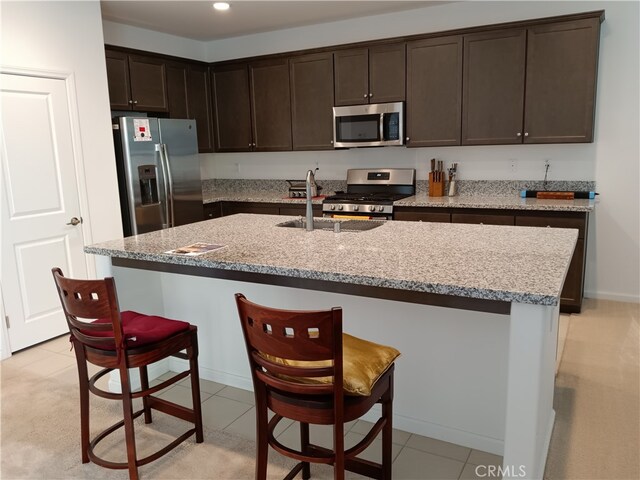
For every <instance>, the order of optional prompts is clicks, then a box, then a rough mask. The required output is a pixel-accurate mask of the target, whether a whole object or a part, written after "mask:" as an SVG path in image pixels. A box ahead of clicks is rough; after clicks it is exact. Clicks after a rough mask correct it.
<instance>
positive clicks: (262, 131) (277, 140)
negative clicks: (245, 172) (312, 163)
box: [249, 58, 292, 152]
mask: <svg viewBox="0 0 640 480" xmlns="http://www.w3.org/2000/svg"><path fill="white" fill-rule="evenodd" d="M249 79H250V87H251V126H252V130H253V149H254V150H255V151H260V152H268V151H282V150H291V147H292V144H291V99H290V93H289V62H288V60H287V59H286V58H284V59H278V60H266V61H263V62H253V63H251V64H250V65H249Z"/></svg>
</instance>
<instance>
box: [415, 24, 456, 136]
mask: <svg viewBox="0 0 640 480" xmlns="http://www.w3.org/2000/svg"><path fill="white" fill-rule="evenodd" d="M461 106H462V37H461V36H451V37H441V38H431V39H428V40H419V41H415V42H409V43H408V44H407V137H408V138H407V147H433V146H444V145H460V127H461Z"/></svg>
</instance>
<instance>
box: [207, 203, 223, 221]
mask: <svg viewBox="0 0 640 480" xmlns="http://www.w3.org/2000/svg"><path fill="white" fill-rule="evenodd" d="M221 216H222V208H221V205H220V202H213V203H205V204H204V219H205V220H210V219H212V218H218V217H221Z"/></svg>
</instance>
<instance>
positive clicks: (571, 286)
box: [560, 239, 585, 313]
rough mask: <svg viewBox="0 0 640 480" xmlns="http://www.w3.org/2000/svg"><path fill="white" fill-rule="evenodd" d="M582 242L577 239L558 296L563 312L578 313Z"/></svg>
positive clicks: (582, 278)
mask: <svg viewBox="0 0 640 480" xmlns="http://www.w3.org/2000/svg"><path fill="white" fill-rule="evenodd" d="M584 242H585V241H584V240H583V239H578V241H577V242H576V249H575V250H574V251H573V257H571V263H570V264H569V270H568V271H567V278H565V280H564V286H563V287H562V293H561V294H560V301H561V303H560V310H561V311H563V312H571V313H580V310H581V308H582V295H583V290H584V253H585V249H584Z"/></svg>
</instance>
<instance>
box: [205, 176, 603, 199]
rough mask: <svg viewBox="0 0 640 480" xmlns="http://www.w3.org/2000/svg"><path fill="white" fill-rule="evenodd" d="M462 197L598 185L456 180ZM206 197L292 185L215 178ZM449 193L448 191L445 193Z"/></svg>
mask: <svg viewBox="0 0 640 480" xmlns="http://www.w3.org/2000/svg"><path fill="white" fill-rule="evenodd" d="M317 183H318V185H320V186H322V190H321V191H320V193H321V194H322V195H331V194H333V192H335V191H339V190H342V191H344V190H346V189H347V183H346V181H344V180H322V179H319V180H317ZM457 184H458V195H459V196H496V197H511V196H514V195H515V196H517V195H519V193H520V191H521V190H547V191H587V192H588V191H595V189H596V182H594V181H578V180H568V181H564V180H553V181H548V182H543V181H541V180H457ZM202 187H203V193H204V196H205V197H206V196H211V195H213V194H215V193H217V194H224V193H237V192H239V191H245V192H246V191H250V192H254V193H258V192H262V193H273V194H278V193H280V194H282V196H283V197H286V196H287V194H288V191H289V184H288V183H287V182H286V180H266V179H265V180H255V179H252V180H246V179H232V178H212V179H207V180H203V182H202ZM428 191H429V182H428V181H427V180H418V181H417V182H416V193H427V192H428ZM445 191H446V190H445Z"/></svg>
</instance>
